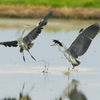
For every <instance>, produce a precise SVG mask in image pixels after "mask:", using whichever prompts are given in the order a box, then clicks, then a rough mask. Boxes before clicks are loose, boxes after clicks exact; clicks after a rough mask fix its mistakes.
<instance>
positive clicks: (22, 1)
mask: <svg viewBox="0 0 100 100" xmlns="http://www.w3.org/2000/svg"><path fill="white" fill-rule="evenodd" d="M0 4H3V5H21V6H27V5H32V6H37V5H43V6H52V7H55V8H57V7H58V8H60V7H69V8H76V7H92V8H100V0H0Z"/></svg>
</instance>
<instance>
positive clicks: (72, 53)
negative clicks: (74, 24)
mask: <svg viewBox="0 0 100 100" xmlns="http://www.w3.org/2000/svg"><path fill="white" fill-rule="evenodd" d="M99 30H100V26H99V24H97V23H95V24H93V25H91V26H89V27H87V28H86V29H84V30H83V29H81V30H80V31H79V33H80V34H79V35H78V36H77V38H76V39H75V40H74V42H73V43H72V44H71V46H70V47H69V48H68V49H67V47H66V46H65V44H64V43H63V42H61V41H59V40H53V42H54V44H53V45H51V46H58V48H59V50H60V51H61V52H62V53H63V54H64V56H65V57H66V59H67V60H68V61H69V62H70V63H71V64H72V65H73V68H74V67H75V66H78V65H79V64H80V62H79V61H78V60H77V58H78V56H82V55H83V54H84V53H85V52H86V51H87V49H88V47H89V45H90V44H91V42H92V39H94V37H95V36H96V35H97V33H98V32H99ZM62 49H63V50H62Z"/></svg>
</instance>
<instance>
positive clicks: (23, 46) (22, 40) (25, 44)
mask: <svg viewBox="0 0 100 100" xmlns="http://www.w3.org/2000/svg"><path fill="white" fill-rule="evenodd" d="M52 13H53V12H52V11H50V12H49V13H48V14H47V15H46V16H45V17H44V19H42V20H41V21H40V22H39V24H38V25H37V26H36V27H35V28H33V29H32V30H31V31H30V32H29V33H28V34H27V35H26V36H25V37H23V34H24V32H25V29H26V27H27V26H29V25H25V28H24V30H23V32H22V35H21V36H20V37H19V38H18V39H17V40H14V41H7V42H0V44H1V45H4V46H6V47H7V46H8V47H11V46H13V47H17V46H19V47H20V53H22V54H23V60H24V61H25V57H24V53H23V50H26V51H28V52H29V49H31V48H32V47H33V45H34V43H32V41H33V40H35V39H36V38H37V36H38V35H39V34H40V33H41V30H42V29H43V26H45V25H46V24H47V20H48V19H49V18H50V17H51V15H52ZM29 54H30V55H31V53H30V52H29ZM31 57H32V58H33V59H34V60H35V58H34V57H33V56H32V55H31Z"/></svg>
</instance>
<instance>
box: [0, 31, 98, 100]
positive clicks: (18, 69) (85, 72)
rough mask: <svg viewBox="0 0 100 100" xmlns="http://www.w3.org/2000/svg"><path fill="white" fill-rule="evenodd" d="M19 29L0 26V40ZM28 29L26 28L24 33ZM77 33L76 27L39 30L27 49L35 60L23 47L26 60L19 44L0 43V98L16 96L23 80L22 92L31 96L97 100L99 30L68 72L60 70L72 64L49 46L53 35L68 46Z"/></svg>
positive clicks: (45, 99) (36, 98)
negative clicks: (11, 45) (73, 68)
mask: <svg viewBox="0 0 100 100" xmlns="http://www.w3.org/2000/svg"><path fill="white" fill-rule="evenodd" d="M21 32H22V29H4V30H3V29H1V30H0V42H1V41H9V40H10V41H11V40H15V39H17V38H18V37H19V36H20V34H21ZM27 32H28V30H27V31H26V32H25V34H27ZM78 34H79V33H78V30H70V31H60V30H59V31H45V30H44V31H42V33H41V34H40V35H39V36H38V38H37V39H36V40H35V41H34V43H35V44H34V47H33V48H32V49H31V50H30V52H31V53H32V55H33V56H34V57H35V58H36V60H37V62H36V61H34V60H33V59H32V58H31V57H30V55H29V54H28V52H26V51H25V52H24V54H25V58H26V62H24V61H23V58H22V54H21V53H20V52H19V47H16V48H14V47H11V48H9V47H4V46H2V45H0V58H1V59H0V98H1V99H3V98H4V97H6V98H7V97H11V98H13V97H15V98H18V97H19V92H21V91H22V87H23V84H25V87H24V90H23V94H24V95H26V94H28V95H29V96H30V97H31V98H32V100H56V99H57V100H61V99H60V98H63V99H62V100H86V98H87V100H98V99H99V95H100V63H99V62H100V61H99V60H100V58H99V54H100V47H99V43H100V34H98V35H97V36H96V37H95V39H94V40H93V42H92V44H91V45H90V47H89V49H88V51H87V52H86V53H85V55H83V56H81V57H79V61H81V64H80V65H79V66H77V68H76V69H75V70H73V71H72V72H71V74H70V75H69V76H67V75H65V74H63V72H64V71H66V70H67V68H68V66H70V67H71V68H72V66H71V65H69V64H68V63H67V60H66V59H65V57H64V56H63V54H62V53H61V52H60V51H59V50H58V48H57V47H51V46H50V45H51V44H53V41H52V39H59V40H61V41H63V42H64V43H65V44H66V46H67V47H69V46H70V45H71V43H72V42H73V40H74V39H75V38H76V37H77V35H78ZM45 66H47V68H48V73H42V71H43V70H44V68H45ZM72 87H73V89H72ZM72 92H73V93H74V95H73V94H72ZM75 93H76V94H75ZM71 97H73V98H74V99H72V98H71ZM75 97H77V98H76V99H75ZM78 97H79V98H81V99H78ZM68 98H69V99H68Z"/></svg>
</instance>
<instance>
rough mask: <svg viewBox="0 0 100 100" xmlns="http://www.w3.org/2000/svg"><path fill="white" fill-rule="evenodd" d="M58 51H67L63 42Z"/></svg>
mask: <svg viewBox="0 0 100 100" xmlns="http://www.w3.org/2000/svg"><path fill="white" fill-rule="evenodd" d="M58 49H59V50H60V51H61V52H63V51H65V50H67V47H66V46H65V44H64V43H63V42H62V47H61V46H58Z"/></svg>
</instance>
